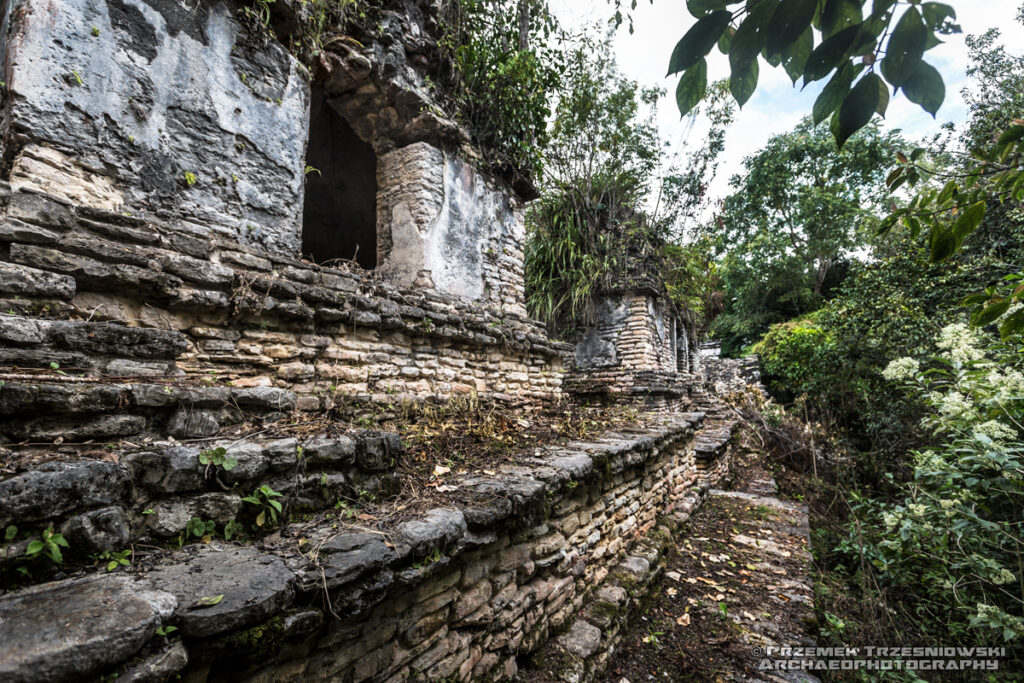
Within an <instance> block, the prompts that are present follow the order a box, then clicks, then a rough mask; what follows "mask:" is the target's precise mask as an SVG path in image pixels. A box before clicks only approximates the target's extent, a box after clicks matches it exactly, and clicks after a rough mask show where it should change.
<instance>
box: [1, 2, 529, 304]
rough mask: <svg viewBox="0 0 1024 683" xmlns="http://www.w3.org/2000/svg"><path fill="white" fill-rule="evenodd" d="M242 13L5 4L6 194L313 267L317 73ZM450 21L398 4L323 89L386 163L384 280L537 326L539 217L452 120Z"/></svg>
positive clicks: (285, 5) (381, 182) (329, 70)
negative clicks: (307, 211)
mask: <svg viewBox="0 0 1024 683" xmlns="http://www.w3.org/2000/svg"><path fill="white" fill-rule="evenodd" d="M278 4H279V5H280V8H279V7H277V5H274V7H273V9H274V12H275V16H277V14H278V13H282V14H287V15H289V16H291V17H292V22H293V23H294V22H295V21H300V20H301V19H302V17H303V16H304V13H307V12H309V11H312V10H310V9H309V8H307V7H305V6H304V4H302V3H298V2H286V1H285V0H281V2H280V3H278ZM241 6H242V5H241V4H240V3H237V2H230V1H227V0H203V1H202V2H197V3H194V7H193V6H190V5H188V4H187V3H182V2H180V1H179V0H73V1H72V2H67V3H60V4H58V5H54V4H53V3H48V2H45V1H44V0H12V1H11V2H9V3H5V7H6V8H7V12H6V14H5V15H4V17H3V21H2V23H0V49H2V50H3V51H4V54H5V67H4V78H5V82H6V84H7V91H6V93H5V98H4V103H5V107H4V109H3V118H2V120H0V128H2V131H3V140H4V149H3V160H4V171H5V173H6V175H5V177H9V179H10V181H11V183H12V185H13V186H14V187H24V188H26V189H34V190H38V191H42V192H46V193H48V194H51V195H54V196H57V197H60V198H63V199H66V200H69V201H72V202H74V203H77V204H80V205H84V206H88V207H91V208H95V209H104V210H109V211H115V212H117V213H130V214H132V215H135V216H147V217H150V218H155V219H158V220H160V221H162V222H163V223H164V225H165V226H166V228H167V229H169V230H174V231H177V232H180V233H182V234H183V235H184V236H185V238H186V239H187V237H188V236H190V235H200V236H205V235H206V234H208V233H211V232H212V233H217V234H218V235H219V236H220V237H222V238H223V239H225V240H227V241H234V242H236V243H238V244H239V245H242V246H245V247H248V248H252V249H254V250H256V251H257V252H262V253H265V254H266V255H268V256H276V255H284V256H296V257H297V256H299V250H300V247H301V245H302V231H303V221H302V218H303V216H302V212H303V197H304V178H305V176H306V174H307V173H311V172H312V173H321V172H320V170H319V169H315V170H310V169H308V168H307V167H306V166H305V165H304V164H305V154H306V145H307V141H309V144H313V145H316V144H318V141H317V140H309V134H310V125H309V123H310V122H309V107H310V88H311V85H310V74H309V72H308V71H307V70H306V69H305V68H304V67H303V66H302V65H300V64H299V63H298V62H297V61H296V60H295V58H294V57H293V56H292V55H291V54H290V53H289V51H288V50H286V49H285V48H284V47H283V46H282V45H281V44H280V43H279V42H278V41H277V40H275V39H274V38H273V37H271V36H269V35H267V36H260V35H251V34H250V32H249V30H247V28H245V27H243V25H242V24H241V23H240V21H239V19H238V16H239V8H240V7H241ZM437 11H438V10H437V8H436V7H433V8H420V7H419V6H418V5H417V3H415V2H406V1H404V0H395V1H394V2H388V3H382V7H381V8H378V9H377V10H376V12H377V14H379V15H380V16H379V23H378V25H377V26H376V28H375V29H374V32H373V34H372V35H369V36H363V37H364V39H365V40H366V41H367V42H366V43H365V44H364V45H363V47H362V48H360V49H357V48H355V47H354V46H353V45H354V43H350V42H341V43H339V44H337V45H334V47H333V50H332V51H331V52H329V53H327V54H326V55H324V56H323V57H322V60H321V61H320V62H319V66H318V67H317V69H318V70H317V73H316V77H317V79H318V80H317V82H318V87H320V88H322V91H323V92H324V94H325V97H326V101H327V102H328V104H329V106H330V107H332V108H333V109H334V110H336V111H337V112H339V113H340V114H341V115H342V116H343V117H344V120H345V121H346V122H347V124H348V125H350V126H351V127H352V129H354V130H355V131H356V133H357V134H358V135H359V136H360V137H361V138H362V139H363V140H365V141H366V142H368V143H370V144H371V145H372V147H373V149H374V150H375V152H376V154H377V155H378V156H379V157H380V159H379V173H378V175H377V178H376V179H374V178H369V179H362V182H363V183H364V184H366V185H369V186H373V184H374V180H376V188H377V195H378V196H377V204H378V210H377V217H378V220H377V225H376V231H377V245H376V248H377V251H378V254H379V259H378V263H384V264H385V265H386V267H384V268H381V269H380V274H381V275H382V276H384V277H387V278H389V279H390V280H391V281H392V282H393V283H394V284H396V285H397V286H399V287H403V288H407V287H411V286H412V285H413V284H414V283H415V284H417V285H420V284H421V280H422V282H428V283H429V282H431V279H432V283H433V289H434V290H435V291H436V292H437V293H439V294H443V295H445V296H448V297H453V298H458V299H460V300H463V301H473V302H480V303H485V304H489V305H493V304H496V305H500V306H501V307H502V308H504V309H505V310H506V311H508V312H510V313H517V314H520V315H521V314H523V313H524V311H525V309H524V293H523V272H522V243H523V238H524V228H523V208H522V205H521V203H520V200H519V199H518V198H517V197H516V196H515V193H514V192H512V191H510V190H509V189H508V188H507V187H504V186H503V185H502V184H501V183H500V182H497V181H494V180H488V179H485V178H484V177H483V176H482V175H481V173H480V172H479V171H477V170H476V169H474V167H473V166H472V165H471V164H469V163H468V162H466V161H465V160H464V159H467V158H475V156H476V154H475V153H474V151H473V150H472V149H470V148H469V147H468V136H467V135H466V133H465V131H463V130H462V129H460V128H459V127H458V126H457V125H455V124H454V123H453V122H452V121H451V120H450V119H448V118H446V117H445V116H444V114H443V113H441V110H440V109H439V107H438V103H439V100H440V99H443V93H435V92H432V90H433V87H434V86H433V85H432V83H433V81H432V80H431V78H430V72H431V68H433V69H437V68H439V67H438V66H437V65H436V64H435V62H438V61H441V62H443V60H438V58H437V55H436V52H437V47H436V45H435V44H434V42H433V41H434V37H432V36H431V34H430V33H429V31H430V30H435V31H436V24H437V17H436V16H434V15H435V14H436V12H437ZM375 16H376V15H375ZM280 23H287V22H276V24H280ZM276 24H275V25H276ZM283 30H284V29H282V31H283ZM268 31H269V29H268ZM285 37H286V38H288V36H285ZM428 65H429V68H428ZM434 75H435V76H437V74H434ZM325 170H326V169H325ZM330 178H331V179H332V182H345V180H344V179H343V178H337V177H335V176H330ZM346 228H347V226H346V225H343V224H340V223H339V224H338V225H334V226H331V228H330V229H331V230H336V231H345V230H346ZM370 248H371V249H372V248H373V247H372V245H371V247H370ZM351 256H352V253H351V252H350V251H346V252H345V253H344V254H335V255H332V256H331V258H334V257H345V258H350V257H351ZM320 260H324V257H321V259H320ZM423 271H429V272H423ZM421 273H423V278H422V279H417V277H418V276H419V275H420V274H421Z"/></svg>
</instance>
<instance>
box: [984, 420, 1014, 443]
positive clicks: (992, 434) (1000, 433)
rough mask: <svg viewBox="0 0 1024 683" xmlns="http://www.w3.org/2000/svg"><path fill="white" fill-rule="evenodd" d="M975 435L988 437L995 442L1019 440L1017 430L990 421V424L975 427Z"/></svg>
mask: <svg viewBox="0 0 1024 683" xmlns="http://www.w3.org/2000/svg"><path fill="white" fill-rule="evenodd" d="M974 433H975V434H980V435H982V436H987V437H988V438H990V439H992V440H993V441H1010V440H1012V439H1016V438H1017V432H1016V430H1014V429H1013V428H1011V427H1008V426H1007V425H1005V424H1003V423H1002V422H999V421H998V420H989V421H988V422H982V423H981V424H979V425H975V426H974Z"/></svg>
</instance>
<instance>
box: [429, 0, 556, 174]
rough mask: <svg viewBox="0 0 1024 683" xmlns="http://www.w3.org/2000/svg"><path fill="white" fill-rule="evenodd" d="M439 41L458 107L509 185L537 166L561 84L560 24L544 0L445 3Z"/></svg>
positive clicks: (539, 169)
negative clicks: (453, 76)
mask: <svg viewBox="0 0 1024 683" xmlns="http://www.w3.org/2000/svg"><path fill="white" fill-rule="evenodd" d="M446 15H447V20H446V23H447V25H446V36H445V38H444V39H443V41H442V45H443V47H445V48H446V49H447V50H448V52H449V54H450V55H451V57H452V59H453V61H454V64H455V68H456V69H457V71H458V74H459V77H460V79H459V84H458V86H457V87H456V94H455V98H456V111H457V114H458V116H459V119H460V120H461V121H462V122H463V123H464V124H465V125H466V126H467V127H468V129H469V131H470V133H471V134H472V135H473V137H474V138H475V140H476V141H477V142H478V143H479V145H480V147H481V149H482V151H483V153H484V154H485V155H486V157H487V161H488V162H489V164H490V165H491V167H492V169H493V170H495V171H497V172H498V173H499V175H501V176H503V177H505V178H508V179H510V180H512V182H513V184H514V185H522V184H525V185H529V184H531V183H534V182H536V181H537V180H538V179H539V178H540V175H541V173H542V171H543V161H544V157H543V150H544V148H545V145H546V143H547V140H548V132H547V125H548V116H549V114H550V113H551V110H550V102H551V99H552V98H553V96H554V91H555V89H556V88H559V87H562V73H563V69H564V53H563V49H562V47H561V40H560V29H559V27H558V23H557V22H556V21H555V19H554V17H553V15H552V14H551V12H550V11H549V10H548V6H547V2H545V0H498V1H495V0H459V1H458V2H451V3H448V4H447V9H446Z"/></svg>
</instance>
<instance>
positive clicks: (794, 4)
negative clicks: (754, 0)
mask: <svg viewBox="0 0 1024 683" xmlns="http://www.w3.org/2000/svg"><path fill="white" fill-rule="evenodd" d="M817 7H818V0H782V2H780V3H779V6H778V7H777V8H776V9H775V12H774V13H773V14H772V18H771V21H769V22H768V37H767V40H766V41H765V50H766V51H767V53H768V55H769V56H772V55H781V54H782V52H783V50H785V49H786V48H787V47H788V46H789V45H790V44H792V43H794V42H796V41H797V40H799V39H800V37H801V36H803V34H804V33H805V32H806V31H807V30H808V29H809V28H810V27H811V19H813V18H814V11H815V10H816V9H817Z"/></svg>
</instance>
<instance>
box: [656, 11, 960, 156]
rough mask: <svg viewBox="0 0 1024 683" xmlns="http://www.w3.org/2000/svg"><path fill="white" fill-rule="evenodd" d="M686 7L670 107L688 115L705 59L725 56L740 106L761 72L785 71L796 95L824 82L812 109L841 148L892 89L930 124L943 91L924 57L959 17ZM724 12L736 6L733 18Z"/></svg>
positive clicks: (703, 79)
mask: <svg viewBox="0 0 1024 683" xmlns="http://www.w3.org/2000/svg"><path fill="white" fill-rule="evenodd" d="M741 2H742V0H687V3H686V7H687V9H688V10H689V12H690V14H691V15H693V17H694V18H695V19H696V22H695V23H694V24H693V25H692V26H691V27H690V29H689V30H688V31H687V32H686V34H685V35H684V36H683V37H682V38H681V39H680V41H679V43H678V44H677V45H676V47H675V49H674V50H673V52H672V57H671V59H670V60H669V67H668V73H669V75H672V74H676V73H679V72H682V74H683V75H682V77H681V78H680V79H679V85H678V88H677V90H676V102H677V104H678V106H679V110H680V111H681V112H682V113H683V114H684V115H685V114H686V113H687V112H689V111H690V110H691V109H693V108H694V107H695V106H696V105H697V103H698V102H700V101H701V99H703V98H704V96H705V94H706V91H707V55H708V53H709V52H711V50H712V49H713V48H714V47H715V46H716V45H717V46H718V49H719V50H720V51H721V52H722V54H726V55H728V56H729V65H730V68H731V76H730V78H729V82H730V90H731V92H732V95H733V97H735V99H736V102H737V103H739V105H740V106H742V105H743V104H745V103H746V102H747V100H749V99H750V97H751V95H753V93H754V91H755V90H756V89H757V81H758V73H759V68H760V67H759V66H758V64H759V62H760V58H763V59H764V60H765V61H766V62H767V63H768V64H769V65H770V66H773V67H778V66H782V68H783V69H784V70H785V71H786V73H787V74H788V75H789V77H790V79H791V80H792V81H793V83H794V85H795V84H796V82H797V81H798V80H802V82H803V84H804V85H806V84H808V83H812V82H814V81H819V80H823V79H825V78H826V77H828V78H829V81H828V83H827V85H826V86H825V88H824V90H823V91H822V93H821V95H820V96H819V97H818V99H817V100H816V101H815V103H814V110H813V116H814V121H815V123H819V122H821V121H824V120H825V119H826V118H829V117H830V116H831V122H830V124H829V128H830V130H831V131H832V134H833V135H834V137H835V140H836V142H837V144H838V145H839V147H842V146H843V144H844V143H845V142H846V141H847V140H848V139H849V138H850V136H851V135H853V134H854V133H856V132H857V131H858V130H860V129H861V128H863V127H864V126H866V125H867V124H868V123H869V122H870V121H871V119H872V118H873V117H874V115H875V114H876V113H877V114H879V115H881V116H885V112H886V109H887V108H888V105H889V98H890V95H889V90H890V88H893V89H896V90H897V91H902V92H903V94H904V95H905V96H906V97H907V99H909V100H910V101H911V102H914V103H915V104H918V105H920V106H921V108H923V109H924V110H925V111H927V112H929V113H931V114H932V115H934V114H935V112H936V111H938V109H939V107H940V106H941V105H942V102H943V100H944V99H945V94H946V90H945V85H944V84H943V82H942V76H941V75H940V74H939V72H938V71H936V69H935V68H934V67H933V66H931V65H930V64H928V63H927V62H925V61H924V59H923V57H924V53H925V52H926V51H927V50H929V49H931V48H933V47H935V46H936V45H938V44H939V43H940V42H941V41H940V40H939V38H938V37H937V36H939V35H946V34H950V33H955V32H959V31H960V27H959V26H957V25H956V24H955V23H953V22H954V20H955V19H956V12H955V11H954V10H953V8H952V7H950V6H949V5H946V4H943V3H939V2H925V3H923V4H922V3H920V2H917V1H914V2H901V1H900V0H870V2H869V1H867V0H864V1H862V0H750V1H748V2H743V3H742V4H741ZM731 5H738V6H737V7H732V8H730V6H731Z"/></svg>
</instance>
